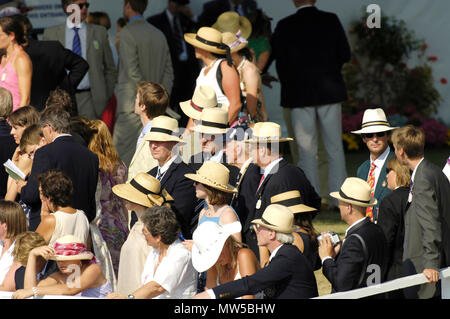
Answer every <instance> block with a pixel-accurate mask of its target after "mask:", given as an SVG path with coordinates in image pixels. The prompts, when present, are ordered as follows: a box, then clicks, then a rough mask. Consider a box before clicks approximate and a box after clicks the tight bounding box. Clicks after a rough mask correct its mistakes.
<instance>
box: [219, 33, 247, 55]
mask: <svg viewBox="0 0 450 319" xmlns="http://www.w3.org/2000/svg"><path fill="white" fill-rule="evenodd" d="M222 42H223V43H225V44H226V45H228V46H229V47H230V52H231V53H234V52H238V51H239V50H241V49H243V48H245V47H246V46H247V44H248V42H247V40H245V39H244V38H243V37H240V33H239V32H238V33H237V35H236V34H234V33H231V32H224V33H222Z"/></svg>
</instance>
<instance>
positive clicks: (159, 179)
mask: <svg viewBox="0 0 450 319" xmlns="http://www.w3.org/2000/svg"><path fill="white" fill-rule="evenodd" d="M163 175H164V174H163V173H161V168H159V167H158V173H157V174H156V179H157V180H158V181H161V179H162V177H163Z"/></svg>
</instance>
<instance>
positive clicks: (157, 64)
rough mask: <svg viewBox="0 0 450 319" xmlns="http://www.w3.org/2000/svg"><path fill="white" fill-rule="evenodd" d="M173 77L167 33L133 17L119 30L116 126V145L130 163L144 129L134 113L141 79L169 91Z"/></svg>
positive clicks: (127, 163) (125, 160) (127, 162)
mask: <svg viewBox="0 0 450 319" xmlns="http://www.w3.org/2000/svg"><path fill="white" fill-rule="evenodd" d="M173 77H174V76H173V69H172V61H171V59H170V51H169V46H168V44H167V41H166V38H165V36H164V34H163V33H162V32H161V31H159V30H158V29H157V28H155V27H154V26H152V25H151V24H149V23H148V22H147V21H145V19H144V18H135V19H134V20H132V21H131V22H130V23H129V24H128V25H127V26H125V27H124V28H123V29H122V30H121V31H120V48H119V77H118V83H117V88H116V95H117V120H116V124H115V127H114V144H115V146H116V148H117V151H118V152H119V156H120V158H121V159H122V161H123V162H124V163H125V164H126V165H127V166H128V165H129V163H130V161H131V159H132V157H133V154H134V152H135V150H136V141H137V139H138V136H139V132H140V130H141V129H142V124H141V121H140V119H139V117H138V116H137V115H136V114H135V113H134V104H135V99H136V92H137V86H138V84H139V82H141V81H151V82H155V83H160V84H162V85H163V86H164V88H165V89H166V90H167V92H170V91H171V90H172V83H173Z"/></svg>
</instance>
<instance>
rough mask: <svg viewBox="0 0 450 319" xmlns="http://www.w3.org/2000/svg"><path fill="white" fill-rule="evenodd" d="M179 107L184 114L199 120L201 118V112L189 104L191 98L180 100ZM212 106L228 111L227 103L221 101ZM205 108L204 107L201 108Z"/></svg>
mask: <svg viewBox="0 0 450 319" xmlns="http://www.w3.org/2000/svg"><path fill="white" fill-rule="evenodd" d="M179 104H180V107H181V110H182V111H183V113H184V114H186V115H187V116H189V117H190V118H192V119H194V120H197V121H200V120H201V116H202V112H200V111H197V110H195V109H194V108H193V107H192V106H191V100H188V101H184V102H180V103H179ZM214 107H218V108H221V109H223V110H225V111H228V105H225V104H221V103H217V105H216V106H213V107H212V108H214ZM203 109H205V108H203Z"/></svg>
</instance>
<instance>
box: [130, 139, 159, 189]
mask: <svg viewBox="0 0 450 319" xmlns="http://www.w3.org/2000/svg"><path fill="white" fill-rule="evenodd" d="M155 166H158V161H157V160H155V159H154V158H153V156H152V153H151V152H150V146H149V142H148V141H144V140H143V139H142V142H141V143H140V144H139V146H138V148H137V149H136V152H135V153H134V155H133V158H132V160H131V162H130V165H129V167H128V179H127V181H128V182H129V181H131V180H132V179H133V178H134V177H135V176H136V175H137V174H139V173H147V172H148V171H150V170H151V169H152V168H154V167H155Z"/></svg>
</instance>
